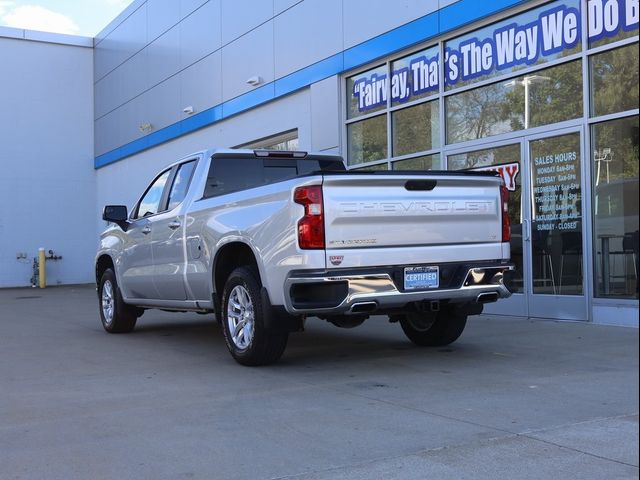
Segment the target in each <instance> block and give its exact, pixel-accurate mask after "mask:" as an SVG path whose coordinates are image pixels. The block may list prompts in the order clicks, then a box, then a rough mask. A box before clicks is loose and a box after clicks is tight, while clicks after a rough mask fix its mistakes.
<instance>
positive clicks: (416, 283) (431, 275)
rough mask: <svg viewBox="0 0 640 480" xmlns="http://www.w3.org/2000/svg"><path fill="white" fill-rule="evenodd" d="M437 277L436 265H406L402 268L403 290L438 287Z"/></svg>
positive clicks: (438, 275)
mask: <svg viewBox="0 0 640 480" xmlns="http://www.w3.org/2000/svg"><path fill="white" fill-rule="evenodd" d="M439 279H440V274H439V268H438V267H406V268H405V269H404V289H405V290H426V289H431V288H438V286H439Z"/></svg>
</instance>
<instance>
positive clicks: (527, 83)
mask: <svg viewBox="0 0 640 480" xmlns="http://www.w3.org/2000/svg"><path fill="white" fill-rule="evenodd" d="M445 105H446V114H447V143H455V142H463V141H467V140H475V139H478V138H483V137H489V136H491V135H498V134H501V133H507V132H513V131H517V130H522V129H527V128H530V127H538V126H541V125H547V124H551V123H556V122H561V121H564V120H571V119H574V118H578V117H581V116H582V69H581V61H580V60H577V61H574V62H569V63H563V64H560V65H557V66H555V67H551V68H547V69H545V70H540V71H538V72H535V73H532V74H529V75H524V76H521V77H517V78H514V79H511V80H508V81H506V82H500V83H494V84H491V85H487V86H485V87H480V88H476V89H473V90H467V91H466V92H462V93H458V94H456V95H450V96H448V97H447V98H446V99H445Z"/></svg>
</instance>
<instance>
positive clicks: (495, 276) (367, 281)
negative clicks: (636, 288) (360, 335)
mask: <svg viewBox="0 0 640 480" xmlns="http://www.w3.org/2000/svg"><path fill="white" fill-rule="evenodd" d="M465 268H466V269H467V270H466V275H464V280H463V281H462V282H460V283H459V284H458V285H456V286H449V287H448V288H440V289H433V290H420V291H402V289H401V288H399V287H398V285H397V283H396V282H394V279H393V278H392V274H390V273H388V272H385V273H375V272H367V273H362V274H358V273H356V272H342V271H334V272H332V271H327V272H321V273H310V274H305V273H304V272H298V273H297V274H296V273H294V274H293V275H291V276H290V277H288V278H287V280H286V281H285V292H286V295H285V303H286V304H285V308H286V310H287V312H288V313H290V314H293V315H303V314H310V315H311V314H313V315H345V314H346V315H349V314H351V315H354V314H363V313H375V311H376V310H384V309H393V308H402V307H404V306H406V305H407V304H410V303H414V302H423V301H436V300H437V301H445V300H447V301H449V302H451V303H462V302H480V303H488V302H491V301H495V300H497V299H499V298H507V297H510V296H511V292H510V291H509V289H508V288H507V287H506V285H505V284H504V282H503V277H504V273H505V272H507V271H511V270H513V269H514V266H513V265H512V264H496V263H493V264H491V265H478V266H467V265H465ZM478 279H480V280H478ZM299 292H305V293H306V297H305V296H304V295H300V294H299ZM314 292H321V293H322V295H320V296H324V298H318V297H315V296H314ZM327 292H329V293H327Z"/></svg>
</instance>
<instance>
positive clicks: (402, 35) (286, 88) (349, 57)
mask: <svg viewBox="0 0 640 480" xmlns="http://www.w3.org/2000/svg"><path fill="white" fill-rule="evenodd" d="M525 1H527V0H492V1H490V2H488V1H486V2H478V1H477V0H460V1H458V2H456V3H453V4H451V5H448V6H447V7H444V8H442V9H440V10H438V11H436V12H433V13H430V14H429V15H425V16H424V17H420V18H418V19H416V20H413V21H412V22H409V23H407V24H405V25H402V26H400V27H397V28H395V29H393V30H390V31H389V32H386V33H383V34H382V35H378V36H377V37H374V38H372V39H370V40H367V41H366V42H363V43H361V44H359V45H356V46H355V47H351V48H349V49H347V50H344V51H343V52H340V53H337V54H335V55H333V56H331V57H328V58H325V59H324V60H321V61H319V62H317V63H314V64H312V65H309V66H307V67H305V68H303V69H301V70H298V71H297V72H294V73H291V74H289V75H286V76H284V77H282V78H279V79H277V80H275V81H273V82H269V83H267V84H265V85H262V86H261V87H259V88H256V89H255V90H252V91H250V92H248V93H245V94H243V95H240V96H238V97H236V98H233V99H231V100H227V101H226V102H223V103H221V104H219V105H216V106H214V107H211V108H209V109H207V110H204V111H203V112H199V113H197V114H195V115H193V116H191V117H189V118H187V119H184V120H181V121H179V122H176V123H174V124H172V125H169V126H167V127H164V128H161V129H160V130H157V131H155V132H153V133H150V134H149V135H146V136H144V137H142V138H139V139H137V140H134V141H133V142H130V143H127V144H126V145H122V146H121V147H118V148H116V149H114V150H111V151H110V152H107V153H104V154H102V155H98V156H97V157H96V158H95V161H94V166H95V168H101V167H104V166H106V165H109V164H110V163H114V162H117V161H118V160H122V159H124V158H126V157H130V156H132V155H135V154H137V153H140V152H142V151H144V150H147V149H149V148H153V147H155V146H157V145H160V144H162V143H165V142H168V141H170V140H175V139H176V138H178V137H181V136H183V135H186V134H188V133H192V132H194V131H196V130H199V129H201V128H204V127H208V126H210V125H212V124H214V123H216V122H219V121H221V120H224V119H225V118H229V117H231V116H232V115H236V114H238V113H241V112H245V111H247V110H250V109H252V108H255V107H257V106H259V105H263V104H265V103H267V102H270V101H271V100H274V99H276V98H279V97H283V96H285V95H288V94H290V93H293V92H295V91H298V90H301V89H303V88H306V87H308V86H310V85H311V84H313V83H315V82H318V81H320V80H323V79H325V78H329V77H332V76H334V75H339V74H342V73H344V72H346V71H348V70H351V69H353V68H356V67H359V66H361V65H366V64H367V63H370V62H372V61H374V60H376V59H378V58H382V57H386V56H388V55H391V54H393V53H394V52H397V51H399V50H403V49H405V48H407V47H410V46H412V45H415V44H417V43H420V42H424V41H425V40H429V39H431V38H434V37H437V36H439V35H442V34H444V33H446V32H449V31H451V30H455V29H456V28H459V27H462V26H464V25H466V24H469V23H472V22H474V21H476V20H479V19H481V18H484V17H487V16H489V15H493V14H495V13H498V12H500V11H502V10H505V9H507V8H510V7H512V6H514V5H517V4H520V3H524V2H525Z"/></svg>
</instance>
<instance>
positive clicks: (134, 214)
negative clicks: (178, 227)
mask: <svg viewBox="0 0 640 480" xmlns="http://www.w3.org/2000/svg"><path fill="white" fill-rule="evenodd" d="M167 172H169V176H168V177H167V181H166V182H165V184H164V188H163V189H162V193H161V194H160V201H159V203H158V211H157V212H156V213H152V214H150V215H146V216H144V217H139V216H138V213H139V209H140V205H141V203H142V200H144V197H145V196H146V195H147V193H149V190H151V188H152V187H153V186H154V185H155V183H156V182H157V181H158V180H159V179H160V177H162V176H163V175H164V174H165V173H167ZM172 180H173V167H168V168H165V169H163V170H162V171H161V172H160V173H159V174H158V175H156V176H155V177H154V179H153V180H152V181H151V182H150V183H149V185H148V186H147V188H146V189H145V190H144V193H143V194H142V195H141V196H140V198H139V199H138V201H137V202H136V203H135V205H134V207H133V209H132V211H131V215H130V216H129V220H130V221H132V222H137V221H140V220H144V219H146V218H150V217H154V216H156V215H158V214H160V213H163V212H164V210H162V209H161V207H162V206H163V205H166V201H165V200H166V195H167V185H168V184H170V183H172Z"/></svg>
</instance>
